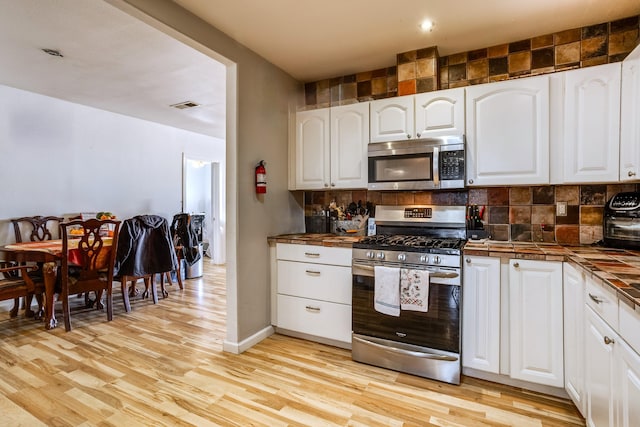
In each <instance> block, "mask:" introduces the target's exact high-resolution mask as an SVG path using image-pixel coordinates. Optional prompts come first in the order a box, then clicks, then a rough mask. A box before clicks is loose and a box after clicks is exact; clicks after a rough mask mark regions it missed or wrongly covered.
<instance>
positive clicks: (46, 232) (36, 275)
mask: <svg viewBox="0 0 640 427" xmlns="http://www.w3.org/2000/svg"><path fill="white" fill-rule="evenodd" d="M63 220H64V218H61V217H58V216H41V215H36V216H25V217H20V218H13V219H11V220H10V221H11V224H12V225H13V232H14V235H15V239H16V243H20V242H24V241H31V242H41V241H43V240H51V239H53V238H54V237H57V236H58V234H59V233H56V234H55V235H54V234H53V233H52V231H51V230H57V229H58V228H59V224H60V223H61V222H62V221H63ZM49 225H56V227H55V228H54V227H51V228H50V227H49ZM40 267H42V266H40ZM7 274H9V275H15V274H17V272H15V271H14V272H9V273H7ZM31 279H32V280H33V281H34V282H40V283H42V282H43V279H42V274H41V271H35V272H33V273H32V274H31ZM33 296H34V295H33V294H28V295H25V296H24V298H23V308H24V309H25V310H26V314H27V316H31V315H33V311H31V301H32V300H33ZM35 296H36V301H37V302H38V313H42V293H38V294H36V295H35ZM19 302H20V300H19V298H16V299H15V300H14V308H13V309H12V310H16V312H17V310H18V305H19Z"/></svg>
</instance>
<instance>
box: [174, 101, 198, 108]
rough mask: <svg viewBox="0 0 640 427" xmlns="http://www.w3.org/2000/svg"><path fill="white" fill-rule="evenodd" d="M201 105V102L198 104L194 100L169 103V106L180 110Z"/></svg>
mask: <svg viewBox="0 0 640 427" xmlns="http://www.w3.org/2000/svg"><path fill="white" fill-rule="evenodd" d="M199 106H200V104H196V103H195V102H193V101H184V102H179V103H177V104H173V105H169V107H173V108H177V109H179V110H184V109H185V108H194V107H199Z"/></svg>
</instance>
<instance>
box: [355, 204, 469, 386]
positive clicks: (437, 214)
mask: <svg viewBox="0 0 640 427" xmlns="http://www.w3.org/2000/svg"><path fill="white" fill-rule="evenodd" d="M375 216H376V232H377V234H376V235H374V236H368V237H365V238H363V239H362V240H361V241H360V242H358V243H355V244H354V245H353V256H352V267H353V289H352V291H353V313H352V319H353V320H352V330H353V334H352V358H353V360H355V361H358V362H363V363H367V364H371V365H375V366H381V367H384V368H388V369H393V370H396V371H400V372H406V373H410V374H414V375H419V376H422V377H426V378H432V379H435V380H440V381H444V382H448V383H452V384H459V383H460V367H461V363H460V342H461V341H460V309H461V299H460V298H461V288H462V286H461V285H462V268H461V267H462V266H461V259H462V256H461V251H462V247H463V246H464V244H465V242H466V227H465V207H464V206H414V205H412V206H377V207H376V215H375Z"/></svg>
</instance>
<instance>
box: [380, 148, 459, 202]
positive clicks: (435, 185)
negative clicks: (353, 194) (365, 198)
mask: <svg viewBox="0 0 640 427" xmlns="http://www.w3.org/2000/svg"><path fill="white" fill-rule="evenodd" d="M368 162H369V184H368V189H369V190H440V189H455V188H464V186H465V144H464V136H449V137H438V138H428V139H417V140H412V141H394V142H377V143H373V144H369V148H368Z"/></svg>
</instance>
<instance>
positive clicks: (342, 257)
mask: <svg viewBox="0 0 640 427" xmlns="http://www.w3.org/2000/svg"><path fill="white" fill-rule="evenodd" d="M276 257H277V258H278V259H281V260H288V261H301V262H312V263H316V264H332V265H343V266H348V267H350V266H351V249H348V248H331V247H326V246H314V245H293V244H289V243H278V244H277V245H276Z"/></svg>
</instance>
